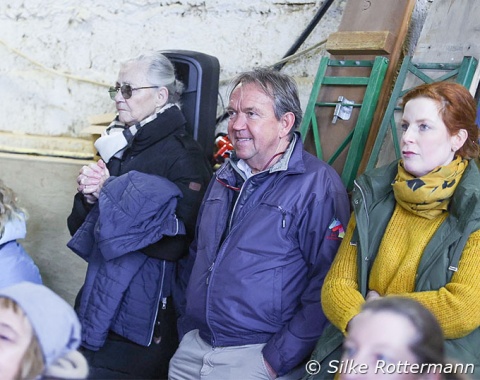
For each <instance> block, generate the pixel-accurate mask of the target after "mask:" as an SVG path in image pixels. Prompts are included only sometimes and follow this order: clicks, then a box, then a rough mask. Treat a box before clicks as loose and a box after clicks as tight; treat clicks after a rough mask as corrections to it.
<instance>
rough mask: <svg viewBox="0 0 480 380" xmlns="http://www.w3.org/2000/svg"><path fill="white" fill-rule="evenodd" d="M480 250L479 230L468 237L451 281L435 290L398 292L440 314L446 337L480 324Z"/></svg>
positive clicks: (461, 335)
mask: <svg viewBox="0 0 480 380" xmlns="http://www.w3.org/2000/svg"><path fill="white" fill-rule="evenodd" d="M479 251H480V230H479V231H476V232H474V233H472V234H471V235H470V237H469V238H468V240H467V244H466V245H465V248H464V250H463V253H462V258H461V260H460V262H459V264H458V270H457V272H455V273H454V274H453V276H452V279H451V281H450V282H449V283H448V284H446V285H445V286H444V287H442V288H440V289H438V290H434V291H425V292H413V293H405V294H399V295H400V296H405V297H409V298H413V299H415V300H417V301H419V302H420V303H422V304H423V305H424V306H425V307H427V308H428V309H429V310H430V311H431V312H432V313H433V314H434V315H435V316H436V317H437V320H438V322H439V323H440V326H441V327H442V329H443V332H444V334H445V338H446V339H457V338H461V337H463V336H465V335H468V334H469V333H471V332H472V331H473V330H475V329H476V328H478V327H479V326H480V313H479V312H478V310H480V271H479V270H478V268H480V255H479V254H478V252H479Z"/></svg>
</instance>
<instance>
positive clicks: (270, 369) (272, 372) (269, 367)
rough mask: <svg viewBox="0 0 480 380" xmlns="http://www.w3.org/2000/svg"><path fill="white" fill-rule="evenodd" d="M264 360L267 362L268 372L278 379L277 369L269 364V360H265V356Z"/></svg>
mask: <svg viewBox="0 0 480 380" xmlns="http://www.w3.org/2000/svg"><path fill="white" fill-rule="evenodd" d="M263 362H264V363H265V367H267V371H268V374H269V375H270V377H271V378H272V379H276V378H277V376H278V375H277V373H276V372H275V370H274V369H273V368H272V366H271V365H270V364H268V362H267V361H266V360H265V358H263Z"/></svg>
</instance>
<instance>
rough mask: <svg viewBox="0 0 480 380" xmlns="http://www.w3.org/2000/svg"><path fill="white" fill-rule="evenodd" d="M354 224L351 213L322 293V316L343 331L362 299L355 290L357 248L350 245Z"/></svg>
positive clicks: (357, 309)
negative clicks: (323, 314)
mask: <svg viewBox="0 0 480 380" xmlns="http://www.w3.org/2000/svg"><path fill="white" fill-rule="evenodd" d="M355 226H356V221H355V216H354V215H353V213H352V215H351V217H350V222H349V223H348V227H347V232H346V234H345V237H344V239H343V241H342V243H341V245H340V248H339V250H338V253H337V255H336V256H335V260H334V261H333V264H332V266H331V268H330V270H329V272H328V274H327V276H326V278H325V282H324V284H323V288H322V294H321V301H322V307H323V311H324V313H325V315H326V316H327V318H328V319H329V320H330V322H332V324H333V325H335V326H336V327H337V328H338V329H339V330H340V331H342V332H343V333H345V331H346V328H347V325H348V322H349V321H350V320H351V319H352V318H353V317H354V316H355V315H357V314H358V313H359V312H360V308H361V306H362V304H363V303H364V302H365V300H364V298H363V296H362V295H361V293H360V292H359V291H358V265H357V248H356V246H354V245H351V244H350V241H351V239H352V235H353V231H354V230H355Z"/></svg>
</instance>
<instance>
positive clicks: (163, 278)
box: [148, 260, 167, 346]
mask: <svg viewBox="0 0 480 380" xmlns="http://www.w3.org/2000/svg"><path fill="white" fill-rule="evenodd" d="M161 281H162V282H161V286H160V292H159V293H158V296H157V302H156V306H155V318H154V319H153V325H152V326H151V327H150V339H149V341H148V346H150V345H151V344H152V340H153V333H154V331H155V322H156V321H157V315H158V305H159V304H160V297H161V296H162V293H163V283H164V281H165V260H162V280H161ZM166 307H167V298H166V297H164V298H162V309H165V308H166Z"/></svg>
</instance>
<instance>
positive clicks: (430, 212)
mask: <svg viewBox="0 0 480 380" xmlns="http://www.w3.org/2000/svg"><path fill="white" fill-rule="evenodd" d="M467 165H468V161H467V160H465V159H463V158H462V157H460V156H457V157H455V158H454V159H453V161H452V162H451V163H449V164H448V165H446V166H439V167H437V168H435V169H433V170H432V171H431V172H430V173H428V174H426V175H424V176H422V177H415V176H413V175H411V174H410V173H408V172H407V171H406V170H405V168H404V167H403V160H400V161H399V163H398V173H397V176H396V177H395V180H394V181H393V183H392V186H393V193H394V194H395V200H396V201H397V202H398V203H399V204H400V206H402V207H403V208H404V209H406V210H408V211H410V212H413V213H414V214H416V215H418V216H421V217H423V218H427V219H433V218H435V217H436V216H438V215H440V214H442V213H443V212H445V211H447V208H448V203H449V202H450V198H451V197H452V195H453V193H454V192H455V189H456V187H457V185H458V183H459V182H460V178H462V175H463V172H464V171H465V169H466V167H467Z"/></svg>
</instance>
